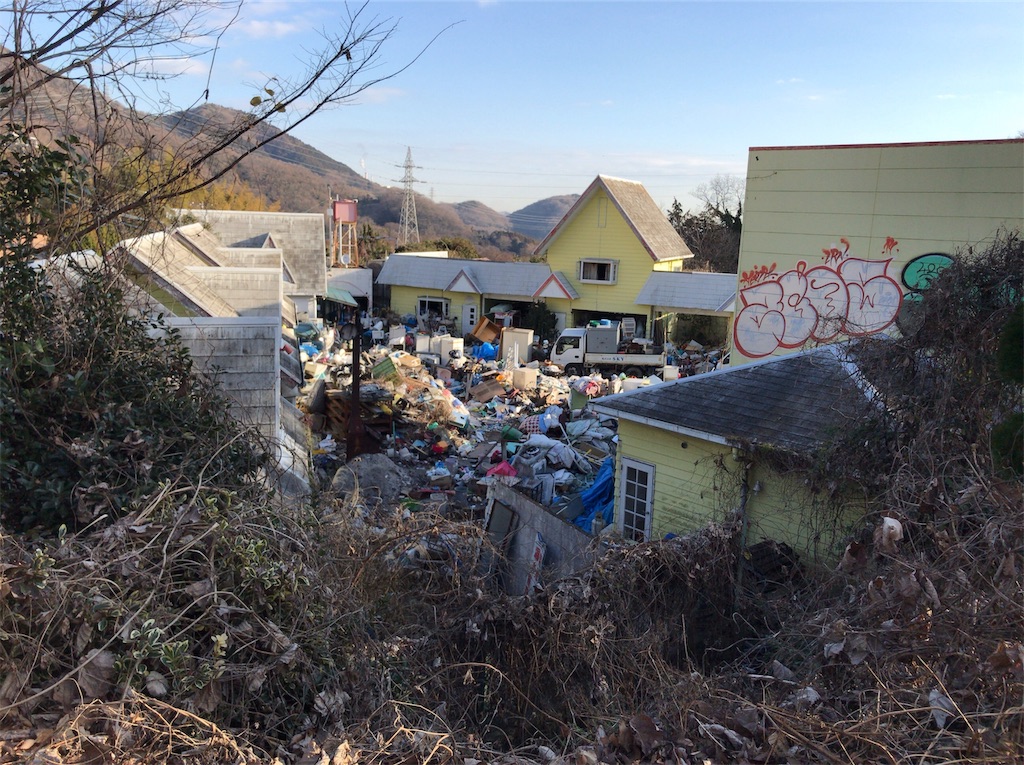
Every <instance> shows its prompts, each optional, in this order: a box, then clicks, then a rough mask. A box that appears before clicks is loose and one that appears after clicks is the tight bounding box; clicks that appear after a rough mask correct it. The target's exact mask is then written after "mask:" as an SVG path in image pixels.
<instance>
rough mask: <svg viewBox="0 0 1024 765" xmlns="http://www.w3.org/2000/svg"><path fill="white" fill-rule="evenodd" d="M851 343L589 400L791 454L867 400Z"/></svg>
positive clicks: (835, 428) (636, 417)
mask: <svg viewBox="0 0 1024 765" xmlns="http://www.w3.org/2000/svg"><path fill="white" fill-rule="evenodd" d="M846 348H847V344H845V343H843V344H836V345H831V346H823V347H821V348H814V349H811V350H807V351H802V352H799V353H793V354H789V355H786V356H779V357H774V358H771V359H766V360H764V361H760V362H755V363H752V364H746V365H744V366H740V367H730V368H727V369H723V370H720V371H716V372H709V373H707V374H703V375H695V376H693V377H685V378H683V379H681V380H678V381H676V382H668V383H663V384H661V385H655V386H651V387H646V388H639V389H637V390H635V391H630V392H628V393H621V394H618V395H614V396H606V397H604V398H600V399H597V400H595V401H594V402H593V403H592V406H593V407H594V408H595V409H596V410H597V411H599V412H603V413H605V414H610V415H612V416H615V417H620V418H623V419H628V420H633V421H637V422H644V423H647V424H649V425H651V426H653V427H661V428H666V429H669V430H676V431H689V432H691V433H692V434H693V435H704V436H705V437H710V438H711V440H717V441H720V442H723V443H728V444H732V445H734V446H743V445H746V444H749V443H751V442H755V441H756V442H757V443H758V444H762V445H772V446H775V447H778V448H781V449H786V450H788V451H791V452H797V453H800V452H803V453H806V452H809V451H812V450H814V449H815V448H817V447H819V446H820V445H822V444H824V443H826V442H827V441H828V440H829V439H830V438H832V437H834V436H835V435H836V434H837V433H839V432H841V431H842V430H843V429H844V428H845V427H847V425H848V424H849V423H851V422H856V421H858V420H859V419H860V418H861V417H862V416H863V414H864V412H865V410H866V408H867V406H869V398H870V397H869V395H868V393H867V392H866V386H864V385H863V384H862V383H861V381H860V380H859V378H858V376H857V372H856V368H855V367H853V366H852V365H851V364H849V363H848V362H846V361H845V360H844V357H843V354H844V353H845V351H846Z"/></svg>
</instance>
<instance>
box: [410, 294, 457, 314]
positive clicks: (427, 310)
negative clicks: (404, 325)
mask: <svg viewBox="0 0 1024 765" xmlns="http://www.w3.org/2000/svg"><path fill="white" fill-rule="evenodd" d="M450 302H451V301H449V300H447V299H445V298H438V297H421V298H420V299H419V304H418V305H417V306H416V315H417V316H436V317H438V318H439V319H446V318H448V306H449V303H450Z"/></svg>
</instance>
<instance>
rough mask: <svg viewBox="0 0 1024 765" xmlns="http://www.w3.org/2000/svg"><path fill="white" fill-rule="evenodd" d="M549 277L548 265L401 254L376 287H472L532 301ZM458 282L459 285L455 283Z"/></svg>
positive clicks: (382, 271) (389, 263)
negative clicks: (386, 285)
mask: <svg viewBox="0 0 1024 765" xmlns="http://www.w3.org/2000/svg"><path fill="white" fill-rule="evenodd" d="M549 276H551V269H550V268H549V267H548V265H547V264H546V263H504V262H494V261H490V260H459V259H455V258H429V257H421V256H418V255H401V254H399V255H392V256H390V257H389V258H388V259H387V260H385V261H384V265H383V266H382V267H381V269H380V273H379V274H378V275H377V283H378V284H390V285H392V286H398V287H423V288H425V289H435V290H440V291H443V292H445V291H449V290H453V289H455V288H459V289H460V291H462V290H468V289H469V285H470V284H472V285H474V286H475V287H476V289H477V291H478V292H479V294H482V295H506V296H509V297H521V298H523V299H532V297H533V294H534V293H535V292H536V291H537V289H538V288H539V287H540V286H541V285H542V284H543V283H544V281H545V280H546V279H547V278H548V277H549ZM457 279H458V280H459V284H456V283H455V282H456V280H457Z"/></svg>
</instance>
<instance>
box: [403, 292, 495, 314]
mask: <svg viewBox="0 0 1024 765" xmlns="http://www.w3.org/2000/svg"><path fill="white" fill-rule="evenodd" d="M421 297H431V298H437V299H439V300H440V299H444V300H448V301H449V302H450V305H449V311H450V313H451V315H452V316H459V315H460V314H461V312H462V307H463V305H464V304H465V303H475V304H477V306H478V307H479V302H480V301H479V299H478V298H477V296H476V295H467V294H466V293H465V292H445V291H444V290H438V289H431V288H429V287H401V286H398V285H392V286H391V306H390V307H391V310H392V311H394V312H395V313H397V314H398V315H399V316H403V315H405V314H407V313H411V314H414V315H415V313H416V310H417V309H418V308H419V299H420V298H421Z"/></svg>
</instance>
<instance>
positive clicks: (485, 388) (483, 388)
mask: <svg viewBox="0 0 1024 765" xmlns="http://www.w3.org/2000/svg"><path fill="white" fill-rule="evenodd" d="M504 392H505V386H504V385H502V384H501V383H500V382H498V381H497V380H484V381H483V382H482V383H480V384H479V385H475V386H473V387H472V388H470V389H469V395H470V396H472V397H473V399H474V400H476V401H479V402H480V403H481V404H486V403H487V402H488V401H490V400H491V399H492V398H494V397H495V396H497V395H499V394H502V393H504Z"/></svg>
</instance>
